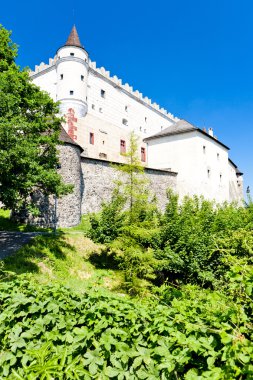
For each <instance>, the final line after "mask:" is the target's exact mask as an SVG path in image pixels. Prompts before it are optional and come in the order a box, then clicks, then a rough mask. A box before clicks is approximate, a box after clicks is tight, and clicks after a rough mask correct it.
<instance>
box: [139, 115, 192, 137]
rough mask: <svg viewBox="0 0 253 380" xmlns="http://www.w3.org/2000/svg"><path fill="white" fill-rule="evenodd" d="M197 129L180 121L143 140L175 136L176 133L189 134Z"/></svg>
mask: <svg viewBox="0 0 253 380" xmlns="http://www.w3.org/2000/svg"><path fill="white" fill-rule="evenodd" d="M197 129H198V128H196V127H194V125H192V124H190V123H188V121H186V120H183V119H181V120H179V121H178V122H177V123H174V124H172V125H170V126H169V127H168V128H166V129H164V130H162V131H161V132H158V133H156V134H155V135H153V136H150V137H147V138H146V139H145V140H152V139H155V138H158V137H162V136H170V135H176V134H178V133H185V132H190V131H194V130H197Z"/></svg>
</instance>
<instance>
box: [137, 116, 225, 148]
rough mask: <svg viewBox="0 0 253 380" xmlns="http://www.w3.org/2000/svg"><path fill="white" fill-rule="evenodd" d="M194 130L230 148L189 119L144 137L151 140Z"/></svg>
mask: <svg viewBox="0 0 253 380" xmlns="http://www.w3.org/2000/svg"><path fill="white" fill-rule="evenodd" d="M192 131H197V132H200V133H201V134H203V135H204V136H207V137H209V138H210V139H211V140H213V141H215V142H216V143H218V144H220V145H222V146H223V147H224V148H226V149H228V150H229V147H228V146H226V145H225V144H223V143H222V142H220V141H219V140H217V138H215V137H213V136H211V135H209V133H207V132H205V131H203V130H202V129H200V128H197V127H195V126H194V125H193V124H191V123H189V122H188V121H186V120H184V119H181V120H179V121H178V122H176V123H174V124H172V125H170V126H169V127H168V128H166V129H164V130H162V131H160V132H158V133H156V134H155V135H152V136H149V137H147V138H145V139H144V142H146V141H149V140H154V139H157V138H160V137H164V136H172V135H178V134H181V133H188V132H192Z"/></svg>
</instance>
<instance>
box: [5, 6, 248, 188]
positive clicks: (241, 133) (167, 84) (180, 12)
mask: <svg viewBox="0 0 253 380" xmlns="http://www.w3.org/2000/svg"><path fill="white" fill-rule="evenodd" d="M0 23H2V24H3V25H4V26H5V27H6V28H7V29H11V30H12V31H13V35H12V39H13V40H14V41H15V42H16V43H17V44H18V45H19V57H18V63H19V64H20V65H21V66H29V67H31V68H33V67H34V66H35V65H36V64H39V63H40V62H41V61H44V62H47V61H48V58H49V57H53V56H54V54H55V51H56V50H57V48H58V47H60V46H61V45H63V44H64V43H65V41H66V39H67V37H68V34H69V32H70V30H71V28H72V25H73V23H75V24H76V27H77V30H78V33H79V37H80V39H81V42H82V43H83V45H84V46H85V48H86V50H88V52H89V54H90V57H91V59H92V60H94V61H96V62H97V64H98V66H104V67H105V68H106V69H107V70H110V71H111V73H112V74H113V75H114V74H115V75H117V76H118V77H119V78H122V79H123V81H125V82H128V83H129V84H130V85H133V87H134V89H138V90H139V91H141V92H142V93H143V94H144V95H146V96H148V97H150V98H151V99H152V100H153V101H155V102H157V103H158V104H160V105H161V106H162V107H164V108H166V109H167V110H168V111H170V112H171V113H173V114H174V115H176V116H178V117H181V118H184V119H187V120H188V121H190V122H192V123H193V124H195V125H196V126H198V127H201V128H202V127H206V128H208V127H212V128H213V129H214V133H215V135H217V136H218V138H219V140H221V141H222V142H224V143H225V144H226V145H228V146H229V147H230V148H231V151H230V158H231V159H232V160H233V161H234V162H235V163H236V164H237V165H238V166H239V168H240V169H241V171H243V172H244V173H245V176H244V183H245V189H246V187H247V186H248V185H249V186H250V188H251V193H252V194H253V75H252V73H253V46H252V45H253V2H252V1H250V0H244V1H237V0H230V1H227V0H219V1H217V0H204V1H203V0H202V1H200V0H192V1H189V0H188V1H187V0H177V1H175V0H173V1H172V0H167V1H166V0H163V1H162V0H156V1H155V2H150V3H149V2H148V1H144V0H141V1H140V0H139V1H138V0H135V1H133V0H128V1H122V2H121V1H119V0H118V1H115V0H107V1H100V0H96V1H94V2H90V1H85V0H82V1H81V0H76V1H75V2H70V1H66V0H61V1H59V0H53V1H52V0H51V1H48V0H44V1H39V2H35V1H25V2H20V1H17V0H15V1H14V2H4V3H3V4H1V19H0Z"/></svg>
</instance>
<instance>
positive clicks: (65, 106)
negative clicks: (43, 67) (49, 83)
mask: <svg viewBox="0 0 253 380" xmlns="http://www.w3.org/2000/svg"><path fill="white" fill-rule="evenodd" d="M56 55H57V60H56V73H57V100H58V101H59V102H60V112H61V114H62V115H65V114H67V112H68V110H69V109H73V110H74V111H75V115H76V116H77V117H84V116H85V115H86V113H87V79H88V59H89V56H88V53H87V52H86V50H85V49H84V47H83V46H82V44H81V42H80V39H79V36H78V33H77V30H76V27H75V25H74V26H73V28H72V30H71V32H70V35H69V37H68V39H67V41H66V43H65V45H64V46H62V47H60V48H59V49H58V50H57V53H56Z"/></svg>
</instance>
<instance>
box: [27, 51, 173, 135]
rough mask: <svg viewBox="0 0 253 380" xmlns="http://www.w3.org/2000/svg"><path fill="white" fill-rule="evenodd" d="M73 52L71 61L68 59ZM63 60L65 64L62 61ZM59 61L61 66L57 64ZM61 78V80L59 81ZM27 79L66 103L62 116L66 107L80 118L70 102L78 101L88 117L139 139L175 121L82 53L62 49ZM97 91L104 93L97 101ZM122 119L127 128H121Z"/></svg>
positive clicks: (36, 68)
mask: <svg viewBox="0 0 253 380" xmlns="http://www.w3.org/2000/svg"><path fill="white" fill-rule="evenodd" d="M73 52H74V53H75V56H74V57H73V56H70V54H71V53H73ZM79 55H80V57H79ZM66 58H68V59H69V60H68V61H66ZM62 59H64V62H60V63H59V61H61V60H62ZM78 59H79V61H78ZM81 61H82V62H81ZM86 65H88V66H89V68H88V67H86ZM61 74H63V80H61V79H60V78H61V77H60V75H61ZM30 75H31V78H32V80H33V82H34V83H35V84H37V85H38V86H39V87H41V88H42V89H44V90H46V91H47V92H48V93H49V94H50V96H51V97H52V98H53V99H54V100H59V101H61V102H64V103H66V107H64V110H63V113H65V112H66V108H67V107H68V106H69V107H71V108H73V107H75V111H76V114H78V116H80V112H79V109H78V104H74V103H75V102H73V99H74V100H76V101H77V100H82V101H83V102H85V103H86V102H87V104H88V113H90V114H92V115H94V116H96V117H98V118H100V119H101V120H104V121H107V122H109V123H111V124H113V125H115V126H118V127H120V128H122V129H124V130H128V131H131V130H134V131H135V132H136V133H137V134H139V135H141V136H143V138H144V137H147V136H149V135H152V134H154V133H157V132H160V131H161V130H162V129H165V128H167V127H168V126H170V125H171V124H172V123H173V122H175V121H177V120H178V118H175V117H174V116H173V115H172V114H171V113H169V112H167V111H166V110H165V109H163V108H160V106H159V105H158V104H156V103H152V101H151V100H150V99H149V98H147V97H144V96H143V94H142V93H140V92H139V91H134V90H133V88H132V87H131V86H130V85H128V84H127V83H126V84H122V81H121V80H120V79H119V78H117V76H111V75H110V72H109V71H106V70H105V69H104V68H96V63H95V62H91V61H88V56H87V53H86V52H85V50H84V49H80V48H76V47H69V46H65V47H62V48H61V49H59V50H58V53H57V56H56V57H55V58H54V59H50V60H49V63H48V64H47V65H46V64H45V63H44V62H42V63H41V64H40V65H38V66H36V67H35V71H33V72H31V74H30ZM81 75H83V76H84V80H83V81H80V76H81ZM71 90H72V91H74V95H73V96H70V95H69V93H70V91H71ZM86 90H87V93H86ZM101 90H104V91H105V97H104V98H103V97H101ZM76 103H78V102H76ZM126 107H127V108H126ZM93 108H94V109H93ZM82 116H84V115H82ZM123 119H125V120H126V121H127V125H124V124H123Z"/></svg>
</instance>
